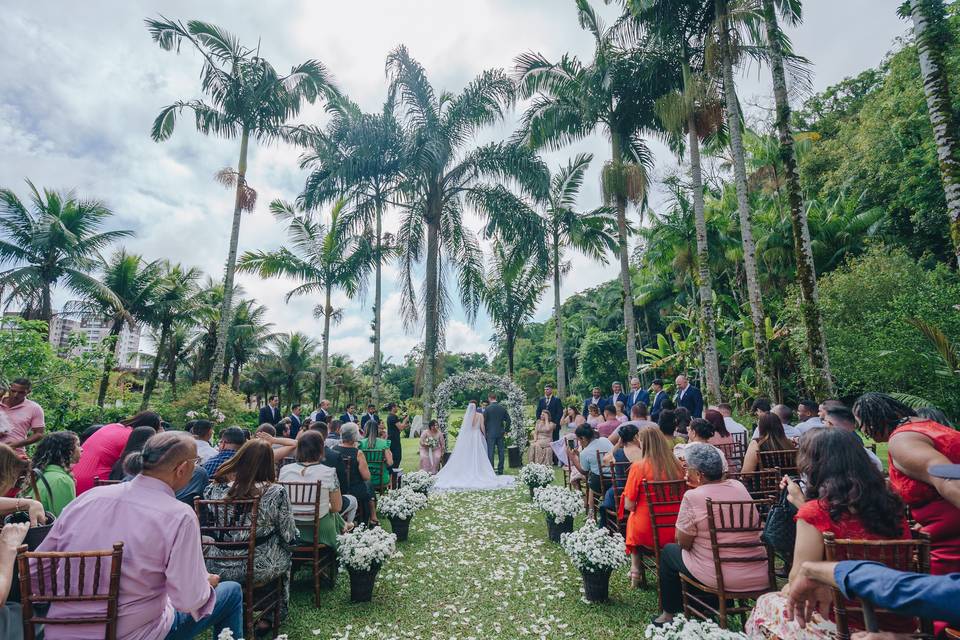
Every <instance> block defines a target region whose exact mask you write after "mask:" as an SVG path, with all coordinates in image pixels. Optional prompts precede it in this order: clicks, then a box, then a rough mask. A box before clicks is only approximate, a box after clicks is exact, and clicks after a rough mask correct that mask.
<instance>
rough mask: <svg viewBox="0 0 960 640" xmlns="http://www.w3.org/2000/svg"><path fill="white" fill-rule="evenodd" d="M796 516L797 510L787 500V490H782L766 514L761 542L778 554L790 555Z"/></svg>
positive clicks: (795, 528) (795, 532)
mask: <svg viewBox="0 0 960 640" xmlns="http://www.w3.org/2000/svg"><path fill="white" fill-rule="evenodd" d="M796 515H797V508H796V507H795V506H793V505H792V504H790V501H789V500H787V490H786V488H784V489H783V491H781V492H780V497H779V498H778V499H777V502H776V503H775V504H774V505H773V506H771V507H770V511H769V512H768V513H767V522H766V524H764V525H763V534H762V535H761V539H762V540H763V542H764V543H765V544H766V545H768V546H770V547H772V548H773V550H774V551H777V552H779V553H792V552H793V543H794V542H795V541H796V539H797V523H796V521H795V520H794V516H796Z"/></svg>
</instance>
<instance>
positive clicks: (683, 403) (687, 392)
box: [673, 374, 703, 418]
mask: <svg viewBox="0 0 960 640" xmlns="http://www.w3.org/2000/svg"><path fill="white" fill-rule="evenodd" d="M676 383H677V395H676V396H675V397H674V400H673V402H674V404H676V405H677V406H678V407H686V408H687V410H688V411H689V412H690V417H691V418H702V417H703V394H701V393H700V389H697V388H696V387H695V386H693V385H691V384H690V383H689V382H688V381H687V376H685V375H682V374H681V375H679V376H677V380H676Z"/></svg>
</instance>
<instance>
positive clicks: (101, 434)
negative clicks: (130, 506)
mask: <svg viewBox="0 0 960 640" xmlns="http://www.w3.org/2000/svg"><path fill="white" fill-rule="evenodd" d="M132 431H133V429H131V428H130V427H127V426H125V425H122V424H108V425H104V426H102V427H100V428H99V429H98V430H97V432H96V433H94V434H93V435H92V436H90V437H89V438H88V439H87V441H86V442H84V443H83V453H81V454H80V461H79V462H78V463H77V464H75V465H73V469H72V471H73V477H74V478H75V479H76V480H77V495H80V494H81V493H83V492H84V491H87V490H88V489H92V488H93V478H94V477H95V476H99V477H100V479H101V480H109V479H110V470H111V469H112V468H113V464H114V463H115V462H116V461H117V460H119V459H120V454H121V453H123V449H124V447H126V446H127V440H129V439H130V433H131V432H132Z"/></svg>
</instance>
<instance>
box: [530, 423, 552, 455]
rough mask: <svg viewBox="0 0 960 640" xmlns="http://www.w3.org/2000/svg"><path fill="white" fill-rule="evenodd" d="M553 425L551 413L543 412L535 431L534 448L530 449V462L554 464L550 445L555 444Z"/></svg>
mask: <svg viewBox="0 0 960 640" xmlns="http://www.w3.org/2000/svg"><path fill="white" fill-rule="evenodd" d="M553 427H554V425H553V423H552V422H550V412H549V411H542V412H541V413H540V419H539V420H537V425H536V427H534V430H533V446H532V447H530V462H535V463H538V464H546V465H551V464H553V449H551V448H550V443H551V442H553Z"/></svg>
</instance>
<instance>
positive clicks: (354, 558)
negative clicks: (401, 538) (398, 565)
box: [337, 525, 397, 571]
mask: <svg viewBox="0 0 960 640" xmlns="http://www.w3.org/2000/svg"><path fill="white" fill-rule="evenodd" d="M337 545H338V546H337V555H338V556H339V559H340V567H341V568H343V569H348V570H349V569H353V570H355V571H368V570H370V569H372V568H374V567H380V566H381V565H383V563H384V562H386V561H387V559H389V558H390V557H391V556H392V555H393V554H394V553H395V552H396V550H397V536H395V535H394V534H392V533H389V532H388V531H385V530H383V529H381V528H380V527H373V528H372V529H368V528H366V527H365V526H364V525H360V526H359V527H357V528H356V529H354V530H353V531H351V532H349V533H344V534H341V535H339V536H337Z"/></svg>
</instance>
